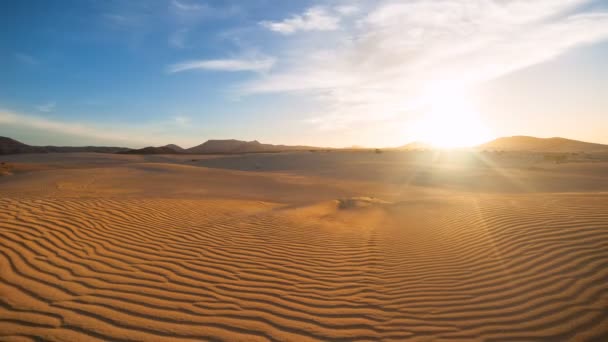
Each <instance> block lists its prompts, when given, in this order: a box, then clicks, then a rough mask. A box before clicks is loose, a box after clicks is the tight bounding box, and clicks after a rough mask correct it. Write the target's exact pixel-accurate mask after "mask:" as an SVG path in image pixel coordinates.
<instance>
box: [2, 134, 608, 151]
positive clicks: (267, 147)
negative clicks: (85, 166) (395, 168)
mask: <svg viewBox="0 0 608 342" xmlns="http://www.w3.org/2000/svg"><path fill="white" fill-rule="evenodd" d="M327 149H328V148H324V147H314V146H304V145H295V146H292V145H273V144H264V143H261V142H259V141H257V140H252V141H244V140H237V139H210V140H207V141H205V142H204V143H202V144H199V145H196V146H193V147H190V148H186V149H184V148H182V147H180V146H178V145H175V144H167V145H164V146H159V147H154V146H148V147H144V148H140V149H133V148H127V147H109V146H32V145H27V144H24V143H22V142H20V141H17V140H15V139H12V138H8V137H2V136H0V154H21V153H69V152H95V153H121V154H237V153H263V152H284V151H317V150H327ZM333 149H337V148H333ZM347 149H348V148H347ZM391 149H395V150H420V149H422V150H425V149H433V147H432V146H431V145H429V144H426V143H422V142H412V143H408V144H405V145H402V146H399V147H395V148H391ZM472 149H474V150H495V151H496V150H499V151H528V152H560V153H576V152H608V145H604V144H598V143H591V142H585V141H579V140H573V139H566V138H560V137H553V138H537V137H532V136H523V135H517V136H510V137H500V138H497V139H494V140H492V141H489V142H486V143H483V144H480V145H478V146H475V147H473V148H472Z"/></svg>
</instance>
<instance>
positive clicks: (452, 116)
mask: <svg viewBox="0 0 608 342" xmlns="http://www.w3.org/2000/svg"><path fill="white" fill-rule="evenodd" d="M424 103H425V105H424V106H423V108H424V116H423V118H422V119H421V120H420V121H419V122H418V124H417V125H416V130H415V131H416V133H415V134H416V136H417V139H416V140H418V141H422V142H425V143H428V144H431V145H433V146H435V147H439V148H461V147H470V146H474V145H477V144H481V143H483V142H485V141H488V140H490V139H491V135H490V132H489V130H488V128H487V127H486V126H485V125H484V123H483V122H482V120H481V118H480V115H479V113H478V112H477V110H475V108H474V107H473V106H472V105H471V102H470V100H469V95H468V94H467V93H466V91H465V87H464V86H462V85H461V84H458V83H457V82H456V83H455V82H445V81H444V82H438V83H434V84H433V85H432V86H430V87H428V90H427V92H426V94H425V95H424Z"/></svg>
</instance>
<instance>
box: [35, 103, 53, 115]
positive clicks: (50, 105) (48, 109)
mask: <svg viewBox="0 0 608 342" xmlns="http://www.w3.org/2000/svg"><path fill="white" fill-rule="evenodd" d="M56 105H57V104H56V103H55V102H47V103H45V104H41V105H38V106H36V109H38V110H39V111H41V112H45V113H48V112H52V111H53V110H54V109H55V107H56Z"/></svg>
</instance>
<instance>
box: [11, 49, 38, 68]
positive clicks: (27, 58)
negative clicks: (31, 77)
mask: <svg viewBox="0 0 608 342" xmlns="http://www.w3.org/2000/svg"><path fill="white" fill-rule="evenodd" d="M15 58H16V59H17V60H18V61H19V62H21V63H24V64H29V65H37V64H39V63H40V62H39V61H38V60H37V59H36V58H34V57H33V56H31V55H28V54H26V53H22V52H17V53H15Z"/></svg>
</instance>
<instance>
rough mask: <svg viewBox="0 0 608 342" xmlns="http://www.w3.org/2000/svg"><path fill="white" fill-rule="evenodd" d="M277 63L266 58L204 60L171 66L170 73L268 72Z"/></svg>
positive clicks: (168, 69) (272, 59)
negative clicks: (197, 71)
mask: <svg viewBox="0 0 608 342" xmlns="http://www.w3.org/2000/svg"><path fill="white" fill-rule="evenodd" d="M274 63H275V59H274V58H270V57H264V58H258V59H203V60H192V61H185V62H181V63H177V64H173V65H170V66H169V67H168V68H167V71H168V72H169V73H176V72H182V71H188V70H213V71H256V72H264V71H268V70H269V69H270V68H272V66H273V65H274Z"/></svg>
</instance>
